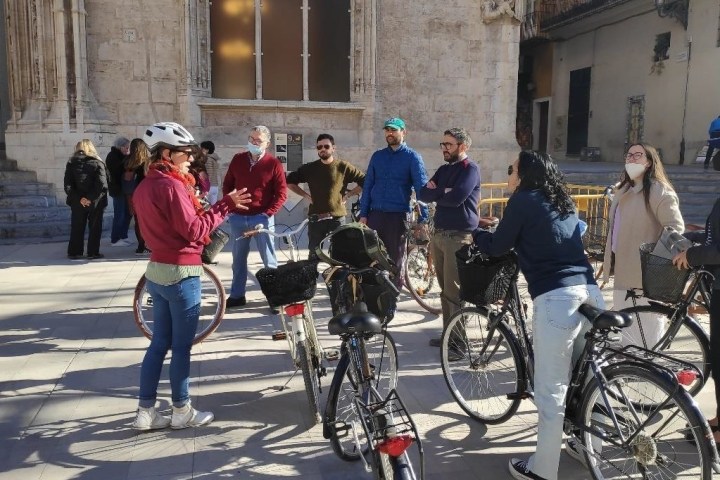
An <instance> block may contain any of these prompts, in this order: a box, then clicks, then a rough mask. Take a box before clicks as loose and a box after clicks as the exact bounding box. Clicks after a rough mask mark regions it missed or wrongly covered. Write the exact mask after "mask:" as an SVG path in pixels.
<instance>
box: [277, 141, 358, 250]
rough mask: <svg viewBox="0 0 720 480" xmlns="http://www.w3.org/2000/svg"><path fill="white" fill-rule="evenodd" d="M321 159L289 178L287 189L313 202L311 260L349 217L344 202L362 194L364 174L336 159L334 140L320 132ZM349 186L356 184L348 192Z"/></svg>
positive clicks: (293, 173) (309, 226)
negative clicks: (325, 240) (324, 240)
mask: <svg viewBox="0 0 720 480" xmlns="http://www.w3.org/2000/svg"><path fill="white" fill-rule="evenodd" d="M316 148H317V151H318V157H320V159H319V160H315V161H314V162H311V163H308V164H305V165H303V166H301V167H300V168H298V169H297V170H296V171H294V172H291V173H290V174H289V175H288V177H287V187H288V189H289V190H291V191H293V192H295V193H297V194H298V195H300V196H301V197H303V198H306V199H307V200H308V201H309V202H310V207H309V208H308V217H310V219H311V220H310V223H309V224H308V249H309V250H310V255H309V257H308V258H310V259H314V258H316V255H315V247H317V246H318V245H319V244H320V242H321V241H322V239H323V238H325V237H326V236H327V235H328V234H329V233H330V232H332V231H333V230H335V229H336V228H337V227H339V226H340V224H341V220H342V219H343V218H344V217H345V215H346V214H347V211H346V210H345V200H346V199H347V197H348V196H352V195H359V194H360V192H362V185H363V181H364V180H365V174H364V173H363V172H362V171H361V170H359V169H358V168H355V167H354V166H352V165H350V164H349V163H347V162H345V161H343V160H337V159H336V158H335V139H334V138H333V137H332V135H330V134H329V133H321V134H320V135H318V137H317V145H316ZM300 183H307V184H308V187H309V189H310V193H308V192H306V191H305V190H303V189H302V188H300V186H299V184H300ZM350 183H355V184H357V185H356V186H355V188H353V189H352V190H350V191H348V190H347V186H348V184H350Z"/></svg>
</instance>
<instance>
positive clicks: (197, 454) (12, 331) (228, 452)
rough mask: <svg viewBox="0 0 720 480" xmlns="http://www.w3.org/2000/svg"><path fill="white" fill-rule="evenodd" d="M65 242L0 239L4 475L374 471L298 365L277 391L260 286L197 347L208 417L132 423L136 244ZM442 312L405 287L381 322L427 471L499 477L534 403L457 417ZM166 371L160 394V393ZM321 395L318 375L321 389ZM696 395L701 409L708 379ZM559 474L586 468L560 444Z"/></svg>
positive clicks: (165, 389) (522, 447) (342, 475)
mask: <svg viewBox="0 0 720 480" xmlns="http://www.w3.org/2000/svg"><path fill="white" fill-rule="evenodd" d="M65 250H66V244H65V243H64V242H63V243H45V244H33V245H24V246H23V245H5V246H0V269H1V270H2V274H1V275H0V305H2V308H1V309H0V335H1V340H0V385H1V387H0V435H1V438H2V446H1V448H0V480H7V479H22V480H34V479H43V480H46V479H47V480H62V479H102V480H116V479H141V478H152V479H162V480H170V479H189V478H202V479H215V478H217V479H222V478H241V479H246V478H247V479H266V478H267V479H271V478H284V477H298V476H302V477H304V478H305V479H307V480H320V479H322V480H331V479H348V478H371V474H366V473H365V472H363V470H362V466H361V465H360V464H359V463H346V462H343V461H342V460H340V459H338V458H337V457H336V456H335V455H334V454H333V452H332V450H331V448H330V444H329V442H328V441H327V440H325V439H323V437H322V428H321V427H320V426H313V425H311V424H310V420H309V416H308V415H306V414H305V404H306V396H305V392H304V389H303V384H302V378H301V376H300V375H297V376H296V377H295V378H294V379H293V380H292V382H291V383H290V386H291V388H290V389H288V390H285V391H282V392H279V391H277V389H276V387H278V386H280V385H282V384H284V383H285V382H286V381H287V379H288V378H289V375H290V374H291V373H292V372H291V366H290V360H289V355H288V353H287V352H286V344H285V342H274V341H273V340H272V339H271V338H270V333H271V332H272V331H273V330H275V329H276V328H278V327H279V320H278V317H276V316H272V315H270V314H269V310H268V308H267V305H266V303H265V302H264V299H263V297H262V294H261V292H260V291H259V288H258V287H257V285H255V286H254V287H252V289H251V290H250V291H249V292H248V300H249V304H248V306H247V307H246V308H243V309H238V310H233V311H231V312H229V313H228V314H226V316H225V320H224V322H223V323H222V325H221V326H220V328H219V329H218V331H217V332H216V333H214V334H213V335H212V336H211V337H210V338H209V339H208V340H206V341H205V342H203V343H202V344H200V345H199V346H197V347H196V348H195V349H194V351H193V352H194V355H193V359H192V385H191V392H192V394H193V403H194V405H195V406H197V407H198V408H200V409H206V410H211V411H213V412H214V413H215V421H214V422H213V423H212V424H211V425H210V426H208V427H201V428H195V429H187V430H180V431H172V430H164V431H156V432H152V433H142V434H139V433H136V432H135V431H133V430H132V429H131V428H130V426H129V425H130V423H131V422H132V420H133V417H134V414H135V409H136V406H137V400H136V395H137V390H138V387H137V385H138V380H139V374H140V362H141V360H142V356H143V353H144V349H145V348H146V346H147V344H148V341H147V340H146V339H145V338H144V337H142V336H141V335H140V334H139V331H138V330H137V328H136V326H135V324H134V322H133V316H132V311H131V306H130V305H131V301H132V295H133V291H134V288H135V284H136V283H137V280H138V278H139V277H140V276H141V275H142V273H143V272H144V268H145V264H146V262H147V259H145V258H138V257H136V256H134V255H133V250H134V247H126V248H109V247H108V246H107V243H106V241H104V242H103V247H102V250H103V252H104V253H105V255H106V256H107V257H106V258H105V259H104V260H100V261H93V262H88V261H84V260H83V261H70V260H67V259H66V256H65ZM219 259H220V264H219V265H218V266H217V267H216V268H215V271H216V272H217V273H218V274H219V276H220V277H221V278H222V279H223V281H224V283H225V285H226V286H229V282H230V278H231V272H230V262H231V255H230V253H229V252H223V253H222V254H221V255H220V257H219ZM251 263H252V265H251V267H250V270H251V271H256V270H257V269H258V268H260V266H261V265H260V261H259V256H257V254H255V255H254V256H251ZM318 291H319V293H320V294H319V295H318V297H317V300H318V301H317V304H316V308H315V311H316V318H317V319H318V323H319V328H318V330H319V332H320V333H321V341H322V342H323V344H324V345H327V346H333V345H337V344H338V339H337V338H334V337H331V336H329V335H328V334H327V330H326V328H325V325H326V323H327V319H328V317H329V306H328V303H327V296H326V295H325V291H324V289H319V290H318ZM605 291H606V293H609V290H607V288H606V290H605ZM440 327H441V322H440V319H439V318H436V317H434V316H433V315H430V314H428V313H425V312H424V311H422V310H421V309H420V307H419V306H418V305H417V304H416V303H414V301H413V300H412V299H411V298H410V297H409V296H408V295H406V294H403V296H402V297H401V303H400V305H399V314H398V316H397V317H396V318H395V320H393V322H392V324H391V331H392V333H393V335H394V337H395V339H396V341H397V344H398V354H399V359H400V367H401V372H400V382H399V387H398V388H399V391H400V392H401V395H402V396H403V398H404V400H405V401H406V403H407V404H408V408H409V409H410V411H411V412H412V414H413V418H414V419H415V420H416V422H417V424H418V428H419V430H420V432H421V435H422V439H423V445H424V448H425V452H426V453H425V465H426V478H427V479H437V480H439V479H450V478H452V479H453V480H463V479H478V478H510V477H509V474H508V473H507V471H506V464H507V462H508V459H509V458H510V457H511V456H516V455H519V456H527V455H528V454H529V452H531V451H532V450H533V448H534V442H535V423H536V415H535V411H534V408H533V407H532V404H531V403H529V402H525V403H524V405H523V406H522V407H521V411H520V412H519V413H518V415H516V417H514V418H513V419H512V420H511V421H509V422H507V423H506V424H504V425H500V426H493V427H485V426H483V425H481V424H478V423H475V422H473V421H472V420H469V418H468V417H467V416H466V415H465V414H464V413H463V412H462V410H461V409H460V408H459V407H458V406H457V405H456V404H455V402H454V400H453V399H452V397H451V395H450V393H449V391H448V389H447V387H446V385H445V382H444V380H443V377H442V372H441V368H440V363H439V351H438V349H435V348H431V347H428V346H427V344H428V340H429V339H430V338H431V337H433V336H436V335H437V334H438V333H439V331H440ZM333 366H334V365H333ZM331 374H332V371H331V372H330V375H331ZM166 378H167V377H166V375H164V377H163V382H162V383H161V390H160V391H161V397H162V398H163V402H162V407H161V408H162V409H167V408H168V401H167V399H168V397H169V385H168V382H167V380H166ZM330 378H331V376H329V377H328V378H327V380H326V386H327V385H329V383H330ZM326 396H327V391H326V390H325V391H324V393H323V399H322V400H323V404H324V401H325V397H326ZM699 401H700V404H701V406H702V408H703V410H704V411H705V413H708V414H709V413H710V412H711V411H712V407H713V405H712V403H713V402H712V394H711V386H709V387H706V388H705V390H704V391H703V392H702V394H701V395H700V396H699ZM560 475H561V478H563V479H568V480H579V479H585V478H588V477H589V474H588V473H587V471H585V470H583V469H582V467H580V465H579V464H578V463H577V462H575V461H574V460H572V459H570V458H569V457H567V456H566V455H563V456H562V460H561V466H560Z"/></svg>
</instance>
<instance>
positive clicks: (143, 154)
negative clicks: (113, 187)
mask: <svg viewBox="0 0 720 480" xmlns="http://www.w3.org/2000/svg"><path fill="white" fill-rule="evenodd" d="M150 162H151V158H150V150H148V148H147V145H145V142H143V139H142V138H133V141H132V142H130V152H129V153H128V156H127V160H126V163H125V169H126V170H135V169H137V168H138V167H142V168H143V170H144V171H145V173H147V170H148V167H149V166H150Z"/></svg>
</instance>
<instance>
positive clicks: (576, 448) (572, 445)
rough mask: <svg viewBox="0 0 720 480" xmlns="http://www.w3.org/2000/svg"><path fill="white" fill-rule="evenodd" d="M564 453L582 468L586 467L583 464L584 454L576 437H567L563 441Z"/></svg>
mask: <svg viewBox="0 0 720 480" xmlns="http://www.w3.org/2000/svg"><path fill="white" fill-rule="evenodd" d="M565 453H567V454H568V455H569V456H570V457H572V458H574V459H575V460H577V461H578V462H580V463H581V464H582V466H583V467H587V464H586V463H585V452H584V451H583V447H582V444H581V443H580V440H579V439H578V438H577V437H569V438H568V439H566V440H565Z"/></svg>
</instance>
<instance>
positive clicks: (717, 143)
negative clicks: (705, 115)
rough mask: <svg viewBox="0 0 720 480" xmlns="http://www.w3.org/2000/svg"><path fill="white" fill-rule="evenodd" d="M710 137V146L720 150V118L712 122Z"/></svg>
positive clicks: (709, 130) (709, 129)
mask: <svg viewBox="0 0 720 480" xmlns="http://www.w3.org/2000/svg"><path fill="white" fill-rule="evenodd" d="M708 135H709V136H710V141H709V142H708V144H709V145H710V146H711V147H713V148H720V117H718V118H716V119H715V120H713V121H712V122H710V127H709V128H708Z"/></svg>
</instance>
